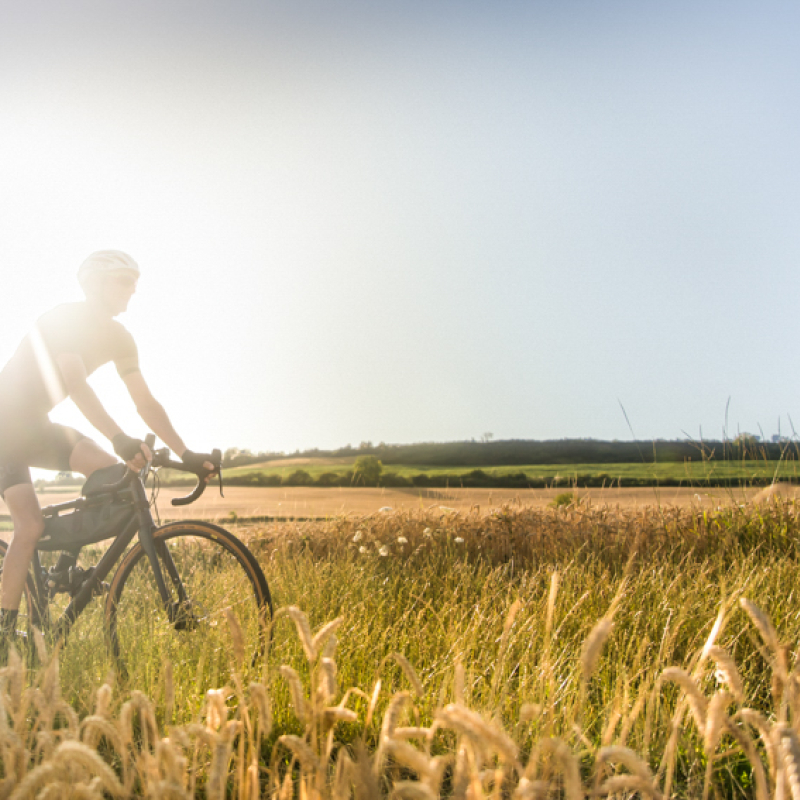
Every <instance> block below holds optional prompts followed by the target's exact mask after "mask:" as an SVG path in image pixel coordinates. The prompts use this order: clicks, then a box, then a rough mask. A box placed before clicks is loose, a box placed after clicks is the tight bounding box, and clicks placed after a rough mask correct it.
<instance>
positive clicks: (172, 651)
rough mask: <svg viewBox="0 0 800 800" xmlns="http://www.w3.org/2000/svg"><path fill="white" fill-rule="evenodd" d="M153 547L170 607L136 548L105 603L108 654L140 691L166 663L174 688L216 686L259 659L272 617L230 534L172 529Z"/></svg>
mask: <svg viewBox="0 0 800 800" xmlns="http://www.w3.org/2000/svg"><path fill="white" fill-rule="evenodd" d="M153 540H154V543H155V548H156V554H157V556H158V560H159V563H160V565H161V571H162V574H163V576H164V581H165V583H166V585H167V589H168V590H169V592H170V594H171V601H170V603H169V607H168V608H166V609H165V608H164V604H163V602H162V600H161V596H160V595H159V592H158V589H157V587H156V582H155V579H154V576H153V570H152V568H151V566H150V561H149V560H148V558H147V556H146V554H145V552H144V548H143V547H142V545H141V542H139V543H137V544H136V545H135V546H134V547H132V548H131V549H130V550H129V551H128V553H127V554H126V556H125V558H124V559H123V560H122V563H121V564H120V566H119V569H118V570H117V571H116V573H115V574H114V577H113V579H112V581H111V586H110V588H109V593H108V598H107V600H106V608H105V620H106V630H107V635H108V639H109V644H110V646H111V650H112V653H113V654H114V656H115V657H116V658H117V660H118V661H119V663H120V664H121V665H122V667H123V668H124V671H125V672H126V673H127V674H128V675H129V676H130V677H132V678H136V677H137V676H138V678H140V679H142V682H143V683H144V684H147V683H149V681H148V680H147V676H149V675H151V673H152V672H153V668H154V665H162V664H166V663H169V664H170V665H171V669H172V671H173V678H174V683H175V685H177V686H180V685H186V682H187V681H188V683H190V684H191V683H195V684H202V685H199V686H198V687H197V688H201V689H207V688H213V687H216V686H222V685H223V684H224V683H225V682H226V680H227V677H228V675H230V674H231V670H241V669H244V668H246V667H247V666H248V665H253V664H254V663H255V662H256V661H257V660H258V658H259V656H260V655H261V654H263V651H264V647H265V645H266V641H267V635H268V634H267V630H268V623H269V620H270V617H271V615H272V599H271V597H270V593H269V587H268V586H267V581H266V578H265V577H264V573H263V571H262V570H261V567H260V566H259V565H258V562H257V561H256V559H255V557H254V556H253V554H252V553H251V552H250V551H249V550H248V549H247V548H246V547H245V546H244V545H243V544H242V543H241V542H240V541H239V540H238V539H237V538H236V537H235V536H233V534H231V533H229V532H228V531H226V530H225V529H224V528H220V527H219V526H217V525H212V524H211V523H207V522H194V521H189V522H174V523H171V524H169V525H165V526H164V527H163V528H159V529H158V530H156V531H155V532H154V534H153ZM231 615H232V616H233V618H234V620H233V621H232V620H231V618H230V617H231Z"/></svg>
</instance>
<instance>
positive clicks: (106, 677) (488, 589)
mask: <svg viewBox="0 0 800 800" xmlns="http://www.w3.org/2000/svg"><path fill="white" fill-rule="evenodd" d="M232 530H233V531H234V532H235V533H236V534H237V535H238V536H239V537H240V538H242V539H243V540H244V541H246V542H247V543H248V545H249V546H250V548H251V549H252V550H253V552H254V553H255V554H256V555H257V557H258V559H259V561H260V563H261V564H262V566H263V568H264V571H265V573H266V575H267V577H268V580H269V582H270V587H271V590H272V593H273V598H274V601H275V607H276V609H277V610H276V613H275V615H274V618H273V621H272V623H271V625H270V630H271V637H270V640H269V641H270V646H269V648H268V649H267V651H266V652H265V653H264V654H263V655H262V656H260V657H259V658H258V659H256V660H255V661H254V660H253V659H252V657H251V653H252V642H251V641H250V640H249V639H248V637H247V636H246V635H244V634H243V632H242V630H241V629H240V628H238V627H237V622H236V617H235V616H233V615H232V614H227V615H226V614H225V613H224V609H222V610H221V613H220V616H219V620H220V623H221V624H226V625H229V626H230V641H231V642H232V645H231V646H230V649H229V652H225V653H220V654H219V655H220V656H221V661H220V663H219V664H218V665H217V666H216V667H215V668H214V671H213V672H209V671H208V670H206V671H203V669H201V667H202V666H203V665H202V664H197V665H196V666H197V669H194V668H193V665H192V664H184V663H177V662H173V661H172V660H171V659H170V657H169V655H168V654H167V653H165V654H163V655H159V652H158V643H157V642H155V643H153V642H147V647H144V646H141V647H140V646H136V644H135V642H134V645H133V647H132V650H133V651H134V652H133V654H132V656H131V662H132V663H131V665H130V666H131V669H130V672H129V673H128V674H121V673H120V672H119V670H117V669H115V666H114V662H113V661H112V660H110V659H109V657H108V656H107V655H104V650H103V638H102V632H101V630H100V627H101V624H99V623H101V620H100V619H99V618H96V619H95V620H94V623H93V622H92V621H91V618H90V620H88V621H87V622H86V623H84V624H81V623H79V625H78V626H77V628H76V630H75V632H74V635H72V636H71V637H70V640H69V642H68V643H67V645H66V647H63V648H59V649H56V650H55V651H53V649H52V647H51V646H49V645H48V643H47V642H46V641H45V640H44V639H42V638H41V637H39V636H38V635H37V636H36V643H37V651H38V662H39V663H38V665H37V666H33V665H31V666H27V661H23V659H22V658H20V656H18V655H17V654H16V652H12V653H11V655H10V656H9V660H8V664H7V666H5V667H3V668H1V669H0V798H12V800H21V798H44V799H46V798H98V799H99V798H107V797H120V798H129V797H152V798H192V797H206V798H214V799H215V800H222V798H248V800H250V799H251V798H259V797H268V798H274V799H275V800H289V798H298V800H300V799H301V798H302V799H303V800H306V799H307V798H308V799H311V798H314V799H315V800H334V799H336V800H338V799H340V798H341V799H342V800H344V799H348V800H349V799H350V798H352V800H371V799H372V798H375V799H376V800H378V799H380V798H387V800H388V799H389V798H425V799H426V800H428V799H430V798H440V797H441V798H449V797H452V798H463V799H464V800H467V799H469V800H479V798H486V799H487V800H489V799H491V800H501V798H514V799H515V800H523V799H527V798H542V800H550V799H551V798H552V799H553V800H555V799H556V798H559V799H560V798H565V800H578V799H579V798H580V799H581V800H588V799H589V798H606V797H608V798H634V797H635V798H640V797H653V798H699V799H701V800H705V799H706V798H721V797H726V798H727V797H730V798H739V797H753V798H757V800H767V799H768V798H774V799H775V800H778V799H779V800H787V799H788V798H798V797H800V605H798V602H797V601H798V588H797V587H798V586H800V506H797V505H795V504H794V503H793V502H790V501H780V500H776V499H772V500H769V501H766V502H763V503H758V504H744V503H737V502H730V503H727V504H725V505H720V506H719V508H717V507H716V506H714V507H693V506H691V505H689V506H686V507H680V506H664V505H662V506H657V505H648V506H642V507H639V506H629V507H615V506H611V505H610V504H604V505H599V504H595V503H587V502H583V503H573V504H570V505H566V506H561V507H552V506H548V505H541V506H525V505H520V504H515V503H512V504H507V505H505V506H502V507H500V508H497V509H495V510H491V511H490V510H487V509H486V508H485V507H484V508H481V509H478V508H477V506H473V507H472V508H470V509H468V510H459V509H456V508H454V507H452V506H448V505H445V504H444V503H439V504H435V505H434V504H430V505H428V506H426V507H425V508H423V509H413V510H407V511H403V510H394V511H391V512H390V511H384V512H382V513H378V514H375V513H370V514H366V515H357V514H354V513H351V514H346V515H340V516H331V517H329V518H327V519H323V520H304V519H297V520H294V521H272V522H258V521H251V522H248V523H245V524H235V525H232ZM81 622H82V621H81ZM96 623H97V624H96ZM143 628H144V625H143ZM142 644H144V642H143V643H142ZM25 652H26V650H23V654H24V653H25ZM26 658H27V656H26ZM201 658H205V656H202V657H201ZM137 659H138V660H137ZM187 666H188V668H189V669H188V671H187ZM201 676H202V678H201Z"/></svg>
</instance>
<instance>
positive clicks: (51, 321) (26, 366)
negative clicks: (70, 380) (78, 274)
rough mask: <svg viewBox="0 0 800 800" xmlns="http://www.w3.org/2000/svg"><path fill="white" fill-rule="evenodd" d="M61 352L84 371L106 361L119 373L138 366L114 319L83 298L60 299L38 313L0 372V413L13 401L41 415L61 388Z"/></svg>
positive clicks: (133, 347) (89, 371)
mask: <svg viewBox="0 0 800 800" xmlns="http://www.w3.org/2000/svg"><path fill="white" fill-rule="evenodd" d="M63 353H75V354H76V355H78V356H80V357H81V360H82V361H83V363H84V366H85V367H86V374H87V375H91V374H92V373H93V372H94V371H95V370H96V369H97V368H98V367H100V366H102V365H103V364H107V363H108V362H109V361H113V362H114V364H115V366H116V368H117V372H119V374H120V376H123V377H124V376H125V375H128V374H129V373H131V372H136V371H138V369H139V358H138V354H137V351H136V344H135V343H134V341H133V337H132V336H131V335H130V333H128V331H127V330H125V328H124V327H123V326H122V325H121V324H120V323H119V322H117V321H116V320H115V319H112V318H111V317H108V316H105V315H103V314H101V313H100V312H98V311H97V310H96V309H94V308H93V307H92V306H90V305H89V304H88V303H66V304H64V305H61V306H57V307H56V308H54V309H53V310H52V311H48V312H47V313H46V314H44V315H43V316H41V317H40V318H39V320H38V321H37V323H36V325H35V326H34V329H33V330H32V331H31V333H29V334H28V335H27V336H26V337H25V338H24V339H23V340H22V344H21V345H20V346H19V348H17V352H16V353H14V355H13V356H12V357H11V359H10V360H9V362H8V364H6V366H5V367H4V368H3V370H2V372H0V413H2V412H3V411H6V410H7V409H10V407H14V406H16V408H17V409H26V410H27V411H31V410H35V411H38V412H39V413H45V414H46V413H47V412H48V411H50V410H51V409H52V408H53V406H55V405H56V404H57V403H59V402H61V400H63V399H64V398H65V397H66V396H67V392H66V390H65V388H64V381H63V379H62V378H61V373H60V372H59V370H58V367H57V366H56V363H55V360H56V358H57V357H58V356H60V355H62V354H63ZM0 424H2V422H0Z"/></svg>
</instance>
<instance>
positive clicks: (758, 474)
mask: <svg viewBox="0 0 800 800" xmlns="http://www.w3.org/2000/svg"><path fill="white" fill-rule="evenodd" d="M354 465H355V459H336V460H335V461H334V460H333V459H330V460H326V461H325V462H324V463H314V462H313V461H312V462H311V463H303V464H297V463H291V464H282V463H281V462H279V461H276V462H273V463H271V464H269V465H268V466H260V467H257V468H253V467H239V468H235V469H228V470H226V471H225V475H226V477H228V478H237V477H238V478H243V477H245V476H256V477H267V476H270V477H276V478H281V479H286V478H288V477H289V476H290V475H292V474H293V473H295V472H296V471H297V470H303V471H304V472H307V473H308V474H309V475H310V476H311V478H312V479H313V480H314V481H317V480H318V479H319V477H320V476H321V475H324V474H326V473H327V474H334V475H337V476H340V477H341V476H345V475H346V474H347V473H348V472H352V471H353V468H354ZM475 470H480V471H481V472H483V473H485V474H486V475H488V476H489V477H491V478H502V477H503V476H509V475H515V476H516V475H519V474H520V473H524V474H525V475H526V476H527V477H528V478H530V479H532V480H546V481H548V482H550V481H553V482H561V483H563V484H565V485H568V484H570V483H572V482H574V481H575V480H576V478H578V477H589V478H592V479H595V480H599V481H602V480H607V482H608V483H609V484H611V483H612V482H617V481H619V480H620V479H622V480H623V481H647V482H652V483H654V484H657V483H659V482H667V481H669V482H672V483H676V482H682V483H686V484H687V485H702V484H704V483H707V482H709V481H710V480H711V481H731V482H737V483H738V482H740V481H758V482H765V481H770V480H773V479H774V480H797V479H800V462H798V461H796V460H794V459H789V460H784V461H760V460H759V461H756V460H753V461H719V460H707V461H705V460H700V461H685V462H683V463H675V462H665V463H628V464H608V463H603V464H521V465H513V466H500V467H477V466H466V467H430V466H426V465H422V464H419V465H407V464H403V465H393V464H389V465H384V467H383V473H384V476H386V475H387V474H390V475H397V476H399V477H401V478H407V479H413V478H414V477H415V476H418V475H425V476H428V477H429V478H432V479H435V478H439V477H447V478H452V479H454V480H456V481H457V480H458V479H460V478H464V477H465V476H468V475H469V474H470V473H474V472H475Z"/></svg>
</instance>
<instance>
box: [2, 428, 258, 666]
mask: <svg viewBox="0 0 800 800" xmlns="http://www.w3.org/2000/svg"><path fill="white" fill-rule="evenodd" d="M146 442H147V444H148V446H149V447H150V449H151V451H153V447H154V445H155V436H153V435H152V434H150V435H149V436H148V437H147V439H146ZM221 460H222V459H221V454H220V452H219V451H218V450H215V451H214V453H213V463H214V464H215V466H216V467H217V469H218V470H219V481H220V492H221V491H222V471H221ZM161 468H169V469H173V470H178V471H181V472H193V470H191V469H189V468H187V467H186V466H185V465H184V464H182V463H181V462H177V461H173V460H171V458H170V451H169V450H168V449H166V448H164V449H161V450H155V451H153V458H152V461H150V462H149V463H148V464H147V465H146V466H145V467H144V469H142V470H141V472H139V473H138V474H137V473H136V472H134V471H132V470H130V469H129V468H128V467H127V466H126V465H125V464H115V465H113V466H111V467H106V468H104V469H100V470H97V471H96V472H95V473H93V474H92V475H91V477H90V478H89V479H88V480H87V481H86V482H85V484H84V485H83V488H82V492H81V495H82V496H81V497H79V498H77V499H75V500H71V501H68V502H65V503H59V504H56V505H51V506H47V507H45V508H43V509H42V513H43V515H44V518H45V527H44V533H43V535H42V537H41V538H40V540H39V542H38V544H37V547H36V551H35V552H34V555H33V560H32V564H31V569H30V571H29V574H28V578H27V581H26V584H25V589H24V591H23V603H22V607H21V608H20V616H19V620H20V623H21V625H23V626H24V625H25V619H26V617H27V624H28V628H29V630H28V635H31V633H32V630H31V628H37V629H39V630H40V631H42V633H44V634H45V636H46V637H49V638H50V639H51V640H52V641H54V642H57V641H59V640H62V641H66V638H67V636H68V634H69V632H70V629H71V628H72V626H73V625H74V623H75V621H76V620H77V619H78V617H79V616H80V615H81V613H82V612H83V611H84V610H85V609H86V608H87V606H89V604H90V602H91V601H92V598H94V597H95V596H98V595H101V594H103V593H107V597H106V602H105V611H104V622H105V629H106V637H107V641H108V645H109V647H110V650H111V653H112V655H113V656H114V658H115V659H116V660H117V662H118V664H119V666H120V667H121V670H122V671H125V653H126V652H131V651H132V650H133V649H134V648H135V649H137V650H138V651H139V652H140V653H141V652H142V651H143V650H144V651H146V650H147V649H148V648H149V649H155V656H156V657H157V658H159V659H169V660H170V662H171V663H175V664H177V665H183V666H184V667H185V668H188V669H192V668H193V665H196V664H197V662H198V660H200V661H201V662H202V660H203V659H205V661H206V662H207V661H208V660H209V659H216V662H218V663H222V662H225V663H229V661H230V658H231V657H232V656H233V655H234V654H235V653H240V652H241V650H242V643H243V642H245V643H249V645H250V646H251V649H252V651H253V655H252V660H253V663H254V662H255V661H256V660H257V659H258V657H259V656H260V655H261V654H262V653H263V651H264V647H265V644H266V639H267V636H268V634H267V631H268V627H269V626H268V623H269V621H270V619H271V616H272V598H271V596H270V591H269V586H268V585H267V580H266V578H265V577H264V573H263V571H262V569H261V567H260V566H259V564H258V561H257V560H256V558H255V556H254V555H253V554H252V553H251V552H250V550H248V548H247V547H246V546H245V545H244V544H243V543H242V542H241V541H240V540H239V539H237V538H236V537H235V536H234V535H233V534H231V533H230V532H229V531H226V530H225V529H224V528H221V527H220V526H218V525H215V524H213V523H210V522H205V521H202V520H187V521H179V522H171V523H168V524H165V525H156V523H155V521H154V520H153V516H152V514H151V511H150V505H151V504H150V501H149V500H148V497H147V489H146V481H147V479H148V477H149V476H150V474H151V473H155V472H156V471H157V470H158V469H161ZM195 474H196V473H195ZM205 488H206V483H205V481H203V480H201V479H200V477H199V476H198V483H197V486H196V487H195V488H194V490H193V491H192V492H191V493H190V494H189V495H187V496H185V497H176V498H173V500H172V503H173V505H176V506H182V505H187V504H189V503H193V502H194V501H195V500H197V499H198V498H199V497H200V495H202V494H203V491H204V490H205ZM137 533H138V541H137V542H136V543H135V544H133V546H132V547H129V545H130V544H131V542H133V540H134V538H135V537H136V535H137ZM112 538H113V542H112V543H111V544H110V546H109V547H108V549H107V550H106V551H105V553H104V554H103V555H102V557H101V558H100V560H99V561H98V562H97V564H96V565H94V566H91V567H89V568H83V567H79V566H78V564H77V561H78V556H79V555H80V553H81V551H82V549H83V548H85V547H88V546H89V545H92V544H97V543H98V542H101V541H104V540H106V539H112ZM7 548H8V545H7V544H6V543H5V542H0V572H1V571H2V566H3V561H4V559H5V554H6V550H7ZM48 552H52V553H56V552H59V553H60V556H59V558H58V562H57V563H56V564H55V565H54V566H52V567H50V568H49V569H45V568H44V567H43V566H42V562H41V558H40V554H41V553H48ZM118 562H119V563H118ZM115 567H116V570H115ZM112 572H113V576H112V577H111V579H110V582H109V583H106V582H105V580H106V578H107V577H108V576H109V575H111V574H112ZM59 594H68V595H69V598H70V600H69V603H68V605H67V606H66V608H64V610H63V613H61V615H60V616H59V617H58V618H57V619H52V618H51V617H52V614H51V609H52V607H53V606H54V599H55V597H56V596H57V595H59ZM231 615H232V616H233V619H231ZM237 625H238V628H239V630H238V631H237V630H236V627H237ZM145 655H146V653H145Z"/></svg>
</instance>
